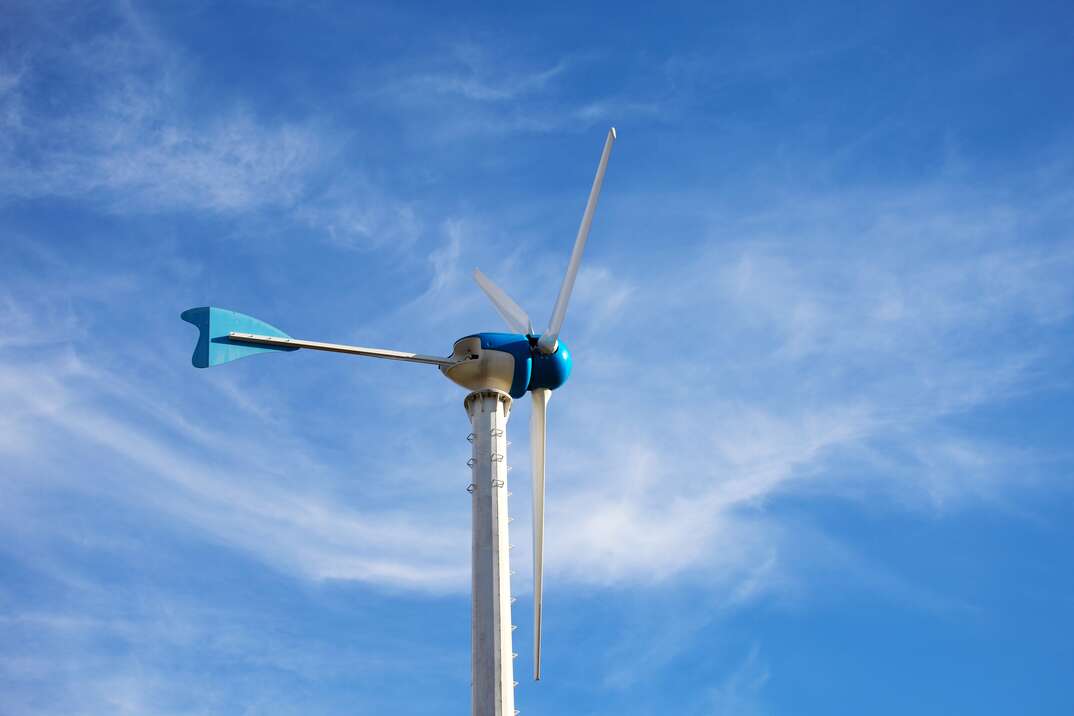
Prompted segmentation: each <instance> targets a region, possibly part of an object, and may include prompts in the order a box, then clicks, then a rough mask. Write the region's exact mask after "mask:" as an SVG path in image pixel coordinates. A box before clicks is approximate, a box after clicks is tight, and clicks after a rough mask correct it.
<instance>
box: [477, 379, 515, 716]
mask: <svg viewBox="0 0 1074 716" xmlns="http://www.w3.org/2000/svg"><path fill="white" fill-rule="evenodd" d="M464 405H465V407H466V412H467V414H468V415H469V416H470V425H471V428H472V432H471V434H470V441H471V442H472V443H473V455H472V456H471V459H470V468H471V470H472V480H473V481H472V482H471V484H470V487H469V490H470V493H471V495H472V505H473V526H472V529H473V548H472V553H471V560H472V561H471V565H472V570H473V584H472V590H473V606H472V609H473V611H472V613H471V626H470V629H471V648H472V649H473V654H472V660H471V672H472V677H473V685H472V687H471V698H472V703H473V709H472V714H473V716H514V713H515V688H514V687H515V682H514V664H513V661H512V660H513V659H514V654H513V653H512V652H511V630H512V628H513V627H512V626H511V569H510V563H509V559H508V549H509V548H510V545H509V543H508V540H507V494H508V493H507V418H508V417H509V416H510V414H511V396H509V395H508V394H507V393H503V392H501V391H498V390H479V391H476V392H473V393H470V395H468V396H466V400H465V402H464Z"/></svg>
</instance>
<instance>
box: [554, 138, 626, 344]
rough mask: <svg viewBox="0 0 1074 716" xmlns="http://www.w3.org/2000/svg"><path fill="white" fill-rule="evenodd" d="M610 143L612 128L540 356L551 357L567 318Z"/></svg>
mask: <svg viewBox="0 0 1074 716" xmlns="http://www.w3.org/2000/svg"><path fill="white" fill-rule="evenodd" d="M614 143H615V127H612V128H611V129H609V130H608V137H607V139H605V140H604V151H603V152H602V153H601V155H600V164H598V165H597V176H596V177H595V178H594V179H593V188H592V189H590V190H589V201H588V202H586V205H585V213H584V214H582V225H581V226H579V227H578V236H577V237H576V238H575V239H574V249H573V250H572V251H571V260H570V263H568V264H567V274H566V275H565V276H564V277H563V285H562V286H560V289H559V296H558V297H557V298H556V305H555V307H554V308H553V309H552V319H551V320H550V321H549V322H548V330H547V331H545V332H544V334H543V335H542V336H541V339H540V343H539V345H540V348H541V350H542V352H544V353H552V352H553V351H555V349H556V341H557V340H558V339H559V329H560V328H562V327H563V318H564V317H565V316H566V315H567V302H568V301H570V299H571V290H572V289H573V288H574V279H575V277H576V276H577V275H578V268H579V267H580V266H581V265H582V252H583V251H584V250H585V242H586V240H587V239H588V238H589V227H590V225H592V223H593V214H594V213H595V212H596V210H597V199H599V198H600V187H601V185H602V184H603V183H604V170H605V169H607V168H608V157H609V156H611V153H612V144H614Z"/></svg>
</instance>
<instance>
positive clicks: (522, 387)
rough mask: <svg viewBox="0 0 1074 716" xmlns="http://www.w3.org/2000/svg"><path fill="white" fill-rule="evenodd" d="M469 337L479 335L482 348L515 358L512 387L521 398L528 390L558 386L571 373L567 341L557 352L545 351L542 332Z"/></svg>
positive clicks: (480, 334) (482, 334)
mask: <svg viewBox="0 0 1074 716" xmlns="http://www.w3.org/2000/svg"><path fill="white" fill-rule="evenodd" d="M466 338H477V339H479V340H480V341H481V349H482V350H486V351H499V352H501V353H506V354H508V355H510V356H511V357H512V358H513V359H514V375H513V377H512V380H511V389H510V390H509V391H508V392H509V393H510V394H511V397H512V398H521V397H522V396H523V395H525V394H526V391H529V390H535V389H537V388H547V389H548V390H555V389H556V388H558V387H559V386H561V385H563V384H564V383H566V382H567V378H568V377H569V376H570V374H571V352H570V350H569V349H568V348H567V344H565V343H564V342H563V341H560V342H559V347H558V348H557V349H556V352H555V353H552V354H550V355H545V354H544V353H541V351H540V350H538V349H537V340H538V339H539V338H540V336H539V335H536V336H534V335H522V334H519V333H476V334H474V335H472V336H466ZM461 340H465V339H460V341H461Z"/></svg>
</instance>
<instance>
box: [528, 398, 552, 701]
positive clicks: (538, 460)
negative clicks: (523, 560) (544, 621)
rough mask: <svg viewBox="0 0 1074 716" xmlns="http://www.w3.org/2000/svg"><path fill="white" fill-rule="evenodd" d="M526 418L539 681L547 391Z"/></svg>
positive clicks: (535, 666) (535, 665)
mask: <svg viewBox="0 0 1074 716" xmlns="http://www.w3.org/2000/svg"><path fill="white" fill-rule="evenodd" d="M531 395H533V414H532V415H531V416H530V465H531V467H532V470H531V473H532V481H533V678H534V680H536V681H540V680H541V600H542V594H541V592H542V582H543V580H544V454H545V435H546V422H547V415H548V399H549V398H550V397H551V396H552V391H551V390H546V389H544V388H538V389H536V390H533V391H531Z"/></svg>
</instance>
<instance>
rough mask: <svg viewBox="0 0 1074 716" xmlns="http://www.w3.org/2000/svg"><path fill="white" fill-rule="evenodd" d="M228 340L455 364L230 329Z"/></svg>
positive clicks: (434, 363)
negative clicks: (238, 331)
mask: <svg viewBox="0 0 1074 716" xmlns="http://www.w3.org/2000/svg"><path fill="white" fill-rule="evenodd" d="M227 337H228V340H232V341H239V342H240V343H255V344H258V345H263V346H288V347H293V348H312V349H313V350H317V351H332V352H333V353H349V354H351V355H356V356H368V357H370V358H387V359H388V360H401V361H406V362H408V363H427V364H428V365H437V366H441V367H445V368H446V367H450V366H453V365H455V363H456V361H453V360H450V359H448V358H437V357H435V356H423V355H420V354H418V353H404V352H403V351H389V350H384V349H382V348H362V347H361V346H345V345H341V344H339V343H319V342H317V341H301V340H298V339H297V338H279V337H277V336H259V335H257V334H256V333H237V332H235V331H231V332H230V333H228V334H227Z"/></svg>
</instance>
